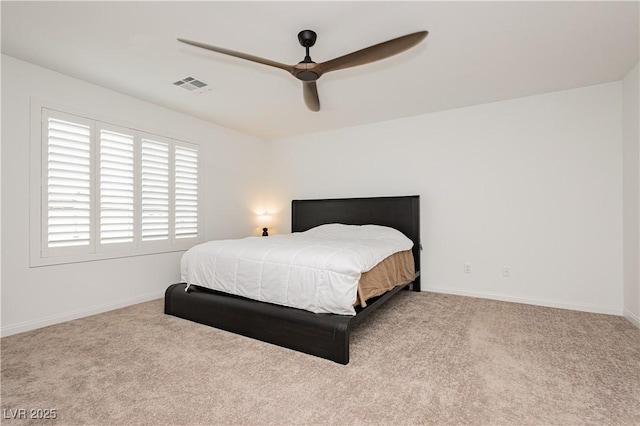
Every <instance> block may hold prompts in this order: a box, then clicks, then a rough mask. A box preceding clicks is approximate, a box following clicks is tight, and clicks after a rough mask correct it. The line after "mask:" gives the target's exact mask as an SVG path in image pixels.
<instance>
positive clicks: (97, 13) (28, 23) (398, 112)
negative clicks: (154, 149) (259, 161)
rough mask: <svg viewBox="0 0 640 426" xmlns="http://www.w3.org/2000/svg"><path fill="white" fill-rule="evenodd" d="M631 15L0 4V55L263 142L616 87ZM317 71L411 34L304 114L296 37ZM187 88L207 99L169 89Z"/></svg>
mask: <svg viewBox="0 0 640 426" xmlns="http://www.w3.org/2000/svg"><path fill="white" fill-rule="evenodd" d="M639 13H640V12H639V3H638V2H636V1H633V2H606V1H602V2H382V1H380V2H52V1H47V2H7V1H3V2H2V53H4V54H7V55H10V56H13V57H16V58H18V59H22V60H25V61H28V62H31V63H34V64H37V65H40V66H43V67H46V68H50V69H52V70H55V71H58V72H61V73H64V74H68V75H70V76H73V77H76V78H79V79H81V80H85V81H88V82H91V83H95V84H98V85H100V86H104V87H107V88H109V89H112V90H115V91H118V92H121V93H124V94H127V95H130V96H134V97H136V98H140V99H143V100H146V101H149V102H153V103H155V104H158V105H162V106H164V107H167V108H170V109H173V110H176V111H181V112H184V113H186V114H189V115H192V116H196V117H199V118H201V119H204V120H208V121H211V122H213V123H217V124H220V125H223V126H226V127H230V128H234V129H238V130H240V131H243V132H245V133H249V134H254V135H258V136H260V137H263V138H266V139H272V138H280V137H287V136H293V135H298V134H303V133H310V132H317V131H321V130H327V129H333V128H339V127H346V126H354V125H358V124H364V123H370V122H376V121H384V120H390V119H396V118H400V117H406V116H412V115H418V114H424V113H428V112H433V111H441V110H446V109H450V108H459V107H464V106H470V105H476V104H482V103H488V102H494V101H499V100H505V99H512V98H517V97H522V96H528V95H534V94H539V93H546V92H551V91H556V90H563V89H569V88H575V87H582V86H588V85H593V84H599V83H604V82H610V81H617V80H620V79H621V78H623V77H624V75H625V74H626V73H627V72H628V71H629V70H630V69H631V68H632V67H633V66H634V65H635V64H636V63H637V62H638V58H639V53H638V52H639V42H638V37H639V33H638V28H639V16H640V15H639ZM303 29H312V30H314V31H316V32H317V33H318V41H317V42H316V45H315V46H314V47H312V48H311V57H312V58H313V60H315V61H316V62H323V61H326V60H329V59H332V58H334V57H337V56H341V55H343V54H346V53H350V52H352V51H355V50H359V49H362V48H364V47H367V46H370V45H373V44H376V43H379V42H382V41H385V40H388V39H391V38H395V37H398V36H401V35H404V34H408V33H412V32H415V31H420V30H428V31H429V36H428V37H427V39H426V40H425V41H424V42H422V43H421V44H420V45H418V46H417V47H414V48H413V49H410V50H408V51H406V52H404V53H401V54H399V55H397V56H394V57H392V58H389V59H386V60H383V61H380V62H376V63H373V64H369V65H364V66H360V67H356V68H351V69H347V70H341V71H336V72H331V73H328V74H325V75H324V76H322V78H321V79H320V80H319V81H318V91H319V94H320V102H321V111H320V112H317V113H314V112H310V111H308V110H307V108H306V107H305V104H304V102H303V99H302V89H301V83H300V82H299V81H298V80H296V79H295V78H293V77H292V76H291V75H290V74H288V73H286V72H285V71H282V70H279V69H276V68H271V67H268V66H264V65H261V64H256V63H252V62H248V61H244V60H240V59H236V58H232V57H227V56H224V55H220V54H217V53H213V52H208V51H204V50H201V49H198V48H196V47H192V46H188V45H184V44H182V43H179V42H178V41H176V38H177V37H182V38H187V39H192V40H198V41H201V42H204V43H208V44H213V45H216V46H220V47H225V48H227V49H232V50H237V51H241V52H245V53H250V54H253V55H257V56H261V57H263V58H268V59H272V60H275V61H278V62H283V63H287V64H295V63H297V62H299V61H301V60H302V59H303V57H304V49H303V48H302V47H301V46H300V45H299V44H298V41H297V34H298V32H299V31H300V30H303ZM187 76H194V77H197V78H199V79H202V80H203V81H205V82H207V83H209V84H210V87H211V90H210V91H208V92H205V93H202V94H194V93H191V92H188V91H186V90H183V89H180V88H178V87H176V86H174V85H173V84H172V83H173V82H175V81H177V80H180V79H182V78H184V77H187Z"/></svg>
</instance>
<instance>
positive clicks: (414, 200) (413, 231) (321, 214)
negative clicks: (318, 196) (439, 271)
mask: <svg viewBox="0 0 640 426" xmlns="http://www.w3.org/2000/svg"><path fill="white" fill-rule="evenodd" d="M327 223H343V224H345V225H382V226H388V227H390V228H395V229H397V230H398V231H400V232H402V233H403V234H404V235H406V236H407V237H408V238H409V239H410V240H411V241H413V249H412V251H413V258H414V260H415V264H416V276H417V278H416V281H415V283H414V290H417V291H419V290H420V196H419V195H410V196H403V197H373V198H334V199H324V200H293V201H292V202H291V232H303V231H306V230H308V229H311V228H313V227H316V226H318V225H324V224H327Z"/></svg>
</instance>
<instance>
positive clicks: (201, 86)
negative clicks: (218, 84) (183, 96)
mask: <svg viewBox="0 0 640 426" xmlns="http://www.w3.org/2000/svg"><path fill="white" fill-rule="evenodd" d="M173 84H174V85H176V86H178V87H182V88H183V89H185V90H188V91H189V92H193V93H204V92H208V91H209V90H211V87H209V85H208V84H207V83H205V82H204V81H202V80H198V79H197V78H193V77H186V78H183V79H182V80H178V81H176V82H175V83H173Z"/></svg>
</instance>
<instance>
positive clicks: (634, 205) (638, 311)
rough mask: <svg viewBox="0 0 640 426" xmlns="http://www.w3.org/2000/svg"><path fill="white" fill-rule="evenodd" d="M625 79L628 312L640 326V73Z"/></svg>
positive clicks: (623, 116)
mask: <svg viewBox="0 0 640 426" xmlns="http://www.w3.org/2000/svg"><path fill="white" fill-rule="evenodd" d="M639 66H640V65H638V64H637V65H636V66H635V67H634V68H633V69H632V70H631V71H630V72H629V73H628V74H627V76H626V77H625V78H624V80H623V81H622V149H623V155H622V158H623V165H622V172H623V177H622V188H623V189H622V190H623V235H624V246H623V247H624V315H625V317H627V318H628V319H629V320H630V321H632V322H633V323H635V324H636V325H637V326H638V327H640V130H639V126H638V121H639V120H640V108H639V106H638V104H639V99H640V84H639V80H640V75H639V73H638V68H639Z"/></svg>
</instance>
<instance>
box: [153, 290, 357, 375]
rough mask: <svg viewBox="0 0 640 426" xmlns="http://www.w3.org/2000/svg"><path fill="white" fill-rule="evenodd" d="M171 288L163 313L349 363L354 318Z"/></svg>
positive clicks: (205, 291)
mask: <svg viewBox="0 0 640 426" xmlns="http://www.w3.org/2000/svg"><path fill="white" fill-rule="evenodd" d="M185 288H186V284H184V283H180V284H173V285H171V286H169V287H168V288H167V290H166V292H165V305H164V312H165V314H169V315H173V316H176V317H180V318H184V319H188V320H191V321H195V322H198V323H200V324H205V325H208V326H212V327H215V328H219V329H222V330H226V331H230V332H232V333H236V334H241V335H243V336H247V337H251V338H253V339H258V340H262V341H263V342H268V343H273V344H275V345H278V346H283V347H286V348H289V349H293V350H296V351H299V352H304V353H307V354H310V355H315V356H318V357H321V358H326V359H329V360H331V361H334V362H337V363H339V364H347V363H348V362H349V333H350V331H351V320H353V319H354V318H355V317H352V316H345V315H333V314H314V313H312V312H307V311H303V310H301V309H294V308H288V307H285V306H278V305H273V304H270V303H263V302H257V301H254V300H249V299H245V298H243V297H237V296H230V295H228V294H224V293H220V292H216V291H213V290H208V289H204V288H201V287H195V286H191V287H189V291H188V292H186V291H185Z"/></svg>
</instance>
